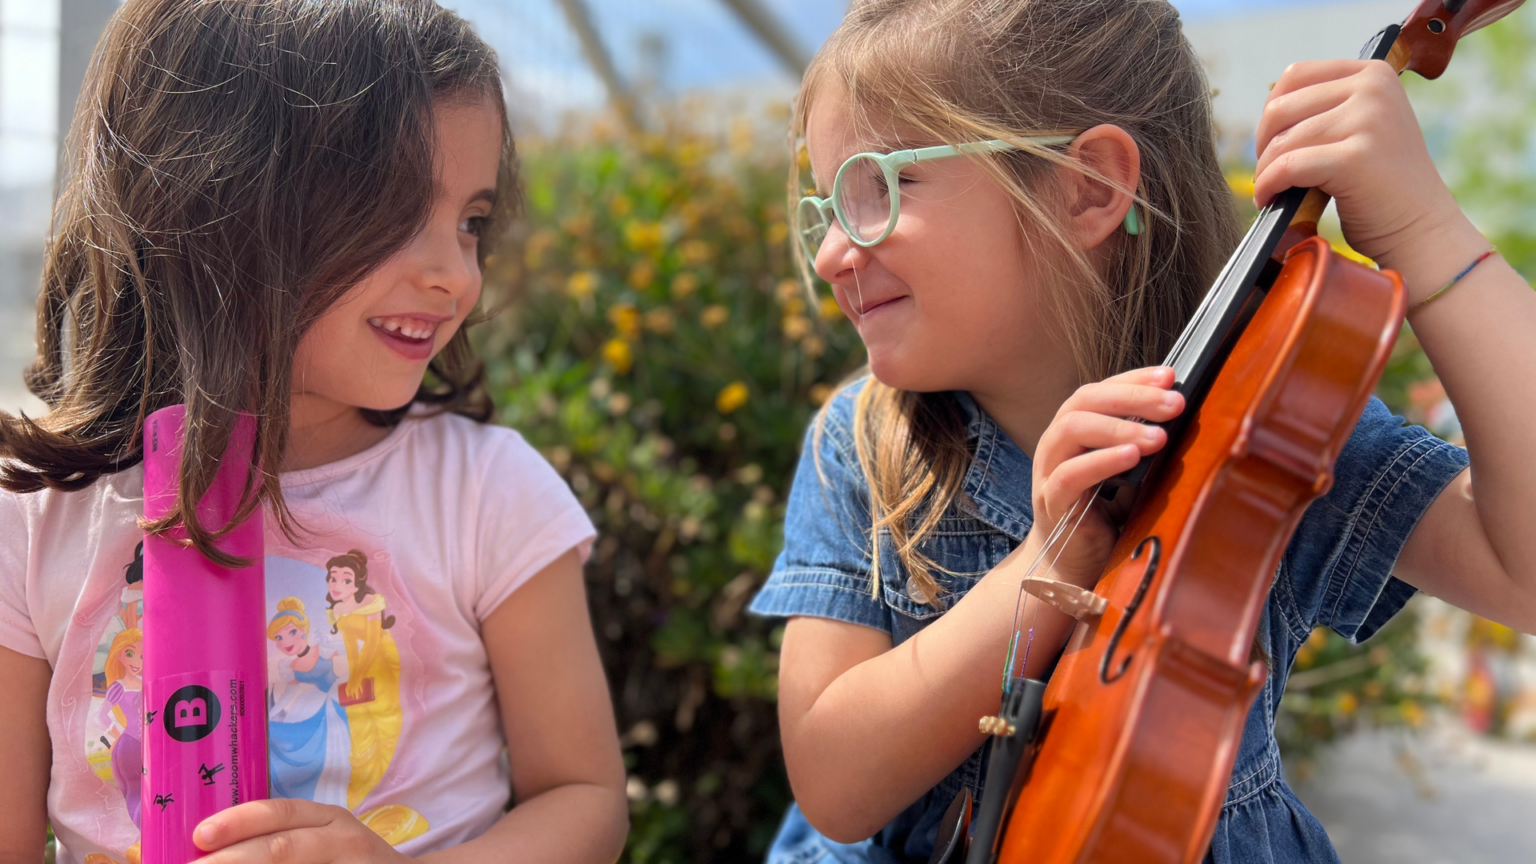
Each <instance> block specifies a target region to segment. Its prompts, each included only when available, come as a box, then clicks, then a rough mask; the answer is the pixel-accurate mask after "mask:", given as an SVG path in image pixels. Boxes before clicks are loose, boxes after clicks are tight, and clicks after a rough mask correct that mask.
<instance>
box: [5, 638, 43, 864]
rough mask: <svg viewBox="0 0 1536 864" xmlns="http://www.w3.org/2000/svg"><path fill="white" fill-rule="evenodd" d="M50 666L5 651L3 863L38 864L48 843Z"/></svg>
mask: <svg viewBox="0 0 1536 864" xmlns="http://www.w3.org/2000/svg"><path fill="white" fill-rule="evenodd" d="M52 674H53V672H52V670H51V669H49V668H48V663H47V661H44V660H38V659H37V658H35V657H28V656H26V655H25V654H18V653H16V652H15V651H12V650H10V649H9V648H0V682H4V683H3V685H0V691H3V692H4V693H5V698H4V699H0V729H4V730H5V734H3V735H0V765H4V766H5V771H6V782H5V783H0V864H37V862H39V861H42V860H43V845H44V843H45V842H46V841H47V838H48V773H49V770H50V767H51V766H52V764H53V749H52V745H51V743H50V741H49V738H48V716H47V707H46V706H47V697H48V681H49V679H50V678H51V677H52Z"/></svg>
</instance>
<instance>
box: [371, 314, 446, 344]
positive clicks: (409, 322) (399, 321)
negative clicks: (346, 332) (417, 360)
mask: <svg viewBox="0 0 1536 864" xmlns="http://www.w3.org/2000/svg"><path fill="white" fill-rule="evenodd" d="M368 323H369V324H370V325H372V326H374V327H377V328H379V329H380V330H383V331H384V332H385V333H399V334H400V335H401V336H404V337H405V338H407V339H429V338H431V336H432V334H433V333H435V332H437V327H436V325H423V324H420V323H417V322H416V320H415V319H413V318H369V319H368Z"/></svg>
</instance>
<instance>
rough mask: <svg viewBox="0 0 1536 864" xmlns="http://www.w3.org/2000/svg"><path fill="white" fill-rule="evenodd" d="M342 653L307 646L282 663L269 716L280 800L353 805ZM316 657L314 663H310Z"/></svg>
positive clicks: (269, 738) (333, 647)
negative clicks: (349, 788) (349, 798)
mask: <svg viewBox="0 0 1536 864" xmlns="http://www.w3.org/2000/svg"><path fill="white" fill-rule="evenodd" d="M294 617H297V616H294ZM274 623H275V622H274ZM303 623H304V624H307V623H308V622H307V621H304V622H303ZM307 629H308V628H307V627H304V630H306V631H307ZM304 635H305V636H307V635H308V634H307V633H305V634H304ZM305 642H306V643H307V642H308V640H307V639H306V640H305ZM339 649H340V646H339V645H328V644H326V642H325V641H321V642H320V643H319V644H312V643H311V644H303V645H302V648H300V649H299V650H296V651H294V652H293V653H292V654H288V653H286V652H284V654H283V656H280V657H279V658H278V660H277V667H276V669H275V674H274V675H272V677H271V681H272V686H271V690H270V691H269V692H270V696H269V707H268V715H267V719H268V722H267V752H268V762H269V764H270V766H271V773H272V797H274V798H304V799H308V800H310V801H317V802H319V803H322V804H335V805H337V806H338V807H346V806H347V784H348V782H349V781H350V780H351V777H352V763H351V758H352V736H351V732H350V729H349V727H348V724H347V712H346V709H345V708H343V707H342V705H341V702H340V699H339V696H338V693H339V686H338V685H339V684H341V683H342V682H343V681H345V680H346V674H347V669H346V664H347V660H346V655H345V654H340V652H339ZM312 653H313V655H314V660H313V662H312V664H308V663H306V662H305V661H306V660H308V659H309V658H310V656H311V654H312ZM338 655H339V656H338ZM306 667H307V668H306Z"/></svg>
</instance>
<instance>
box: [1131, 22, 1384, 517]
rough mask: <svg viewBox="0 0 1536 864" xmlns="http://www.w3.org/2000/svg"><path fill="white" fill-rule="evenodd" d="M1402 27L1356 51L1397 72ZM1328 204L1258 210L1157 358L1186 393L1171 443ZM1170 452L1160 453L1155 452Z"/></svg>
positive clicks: (1137, 472)
mask: <svg viewBox="0 0 1536 864" xmlns="http://www.w3.org/2000/svg"><path fill="white" fill-rule="evenodd" d="M1401 29H1402V28H1401V27H1400V26H1399V25H1396V24H1393V25H1391V26H1388V27H1385V28H1383V29H1382V30H1381V32H1379V33H1377V34H1376V35H1375V36H1373V37H1371V40H1370V41H1369V42H1367V43H1366V44H1365V47H1364V48H1363V49H1361V51H1360V59H1362V60H1386V61H1387V62H1389V63H1392V65H1393V68H1395V69H1397V70H1398V71H1399V72H1401V71H1402V70H1403V68H1404V65H1405V64H1406V63H1407V62H1408V56H1407V54H1408V52H1407V51H1406V50H1404V49H1399V48H1398V47H1397V46H1398V39H1397V37H1398V34H1399V32H1400V31H1401ZM1329 200H1330V199H1329V197H1328V195H1326V194H1325V193H1323V192H1322V191H1320V190H1317V189H1303V188H1300V187H1292V188H1290V189H1287V190H1286V191H1284V192H1281V193H1280V194H1279V195H1276V196H1275V198H1274V200H1273V201H1271V202H1270V203H1269V204H1268V205H1267V206H1265V207H1264V209H1262V210H1260V211H1259V216H1258V218H1257V219H1255V220H1254V222H1253V225H1252V226H1251V227H1249V229H1248V233H1247V234H1245V235H1243V239H1242V242H1241V243H1239V244H1238V246H1237V250H1236V251H1235V252H1233V253H1232V257H1231V258H1229V259H1227V265H1226V267H1224V268H1223V269H1222V271H1221V274H1220V275H1218V276H1217V277H1216V282H1215V284H1213V285H1212V286H1211V290H1210V291H1207V292H1206V295H1205V299H1204V300H1202V301H1201V303H1200V306H1199V307H1198V308H1197V309H1196V310H1195V314H1194V315H1193V316H1191V318H1190V320H1189V323H1188V324H1187V325H1185V327H1184V330H1183V332H1182V333H1180V334H1179V340H1178V341H1177V342H1175V343H1174V346H1173V348H1172V350H1170V351H1169V352H1168V356H1167V357H1165V358H1164V360H1163V364H1164V365H1165V366H1171V367H1173V370H1174V387H1175V388H1176V389H1177V390H1178V391H1179V392H1180V393H1182V394H1184V398H1185V400H1186V403H1187V407H1186V408H1185V410H1184V411H1183V413H1182V414H1180V415H1179V418H1177V419H1175V420H1173V421H1172V422H1170V423H1167V424H1164V427H1165V428H1166V429H1167V430H1168V434H1169V438H1170V440H1174V439H1177V437H1178V435H1179V433H1180V432H1182V431H1183V425H1184V422H1185V419H1186V418H1188V417H1191V416H1193V414H1194V413H1195V412H1194V409H1195V408H1196V407H1197V406H1198V405H1199V403H1200V401H1201V399H1202V398H1203V397H1204V395H1205V390H1206V387H1207V386H1208V385H1209V383H1210V381H1211V379H1213V378H1214V377H1215V373H1216V371H1217V370H1218V369H1219V368H1220V367H1221V358H1222V357H1223V356H1225V352H1226V347H1227V346H1229V345H1230V344H1231V341H1232V340H1233V339H1235V338H1236V337H1237V336H1238V335H1239V334H1240V333H1241V332H1242V329H1243V325H1244V324H1245V323H1246V322H1247V318H1248V316H1249V315H1251V314H1252V313H1253V311H1254V309H1256V308H1257V302H1256V301H1257V300H1259V299H1261V298H1262V296H1263V292H1265V291H1267V290H1268V289H1269V286H1270V284H1271V283H1272V282H1273V281H1274V278H1275V275H1276V274H1278V273H1279V272H1280V264H1281V262H1283V261H1284V260H1285V255H1286V253H1287V252H1289V251H1290V250H1291V248H1292V247H1294V246H1295V245H1296V244H1298V243H1300V242H1302V241H1303V240H1306V239H1308V238H1309V237H1315V236H1316V235H1317V224H1318V221H1319V220H1321V219H1322V216H1323V211H1324V210H1326V209H1327V207H1328V202H1329ZM1171 449H1172V448H1171V447H1164V448H1163V450H1162V451H1161V452H1163V453H1166V452H1168V451H1169V450H1171ZM1158 458H1159V457H1158V456H1157V455H1153V456H1148V457H1146V458H1144V459H1142V460H1141V463H1140V464H1138V465H1137V466H1136V467H1135V468H1132V469H1131V470H1130V471H1127V472H1126V473H1124V474H1122V475H1120V476H1119V477H1115V478H1112V479H1111V480H1110V481H1108V483H1107V484H1106V485H1107V486H1109V487H1116V486H1127V485H1129V486H1135V485H1139V484H1140V483H1141V481H1142V480H1144V479H1146V477H1147V475H1148V474H1150V473H1151V471H1152V469H1153V468H1154V467H1155V466H1156V464H1157V462H1158ZM1106 491H1111V490H1106ZM1111 494H1112V491H1111Z"/></svg>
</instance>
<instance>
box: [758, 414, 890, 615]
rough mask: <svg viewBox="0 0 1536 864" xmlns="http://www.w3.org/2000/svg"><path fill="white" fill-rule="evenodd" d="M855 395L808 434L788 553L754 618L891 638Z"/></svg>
mask: <svg viewBox="0 0 1536 864" xmlns="http://www.w3.org/2000/svg"><path fill="white" fill-rule="evenodd" d="M856 391H857V386H854V387H850V388H847V389H845V390H843V391H841V392H839V393H838V394H837V395H836V396H835V397H834V398H833V402H832V404H831V405H829V406H828V407H827V409H826V410H825V411H824V412H822V414H821V415H820V416H819V417H818V419H817V421H816V422H813V423H812V424H811V428H810V429H808V430H807V431H806V434H805V444H804V446H803V447H802V448H801V453H800V465H799V467H798V468H797V469H796V470H795V482H794V486H793V487H792V488H791V489H790V492H789V505H788V510H787V511H786V512H785V514H784V551H783V552H781V553H779V558H778V560H777V561H775V562H774V565H773V572H772V573H771V574H769V576H768V581H767V582H766V583H765V584H764V585H763V587H762V589H761V590H760V591H758V593H757V596H756V597H755V598H753V600H752V605H751V606H750V607H749V608H748V611H749V612H751V613H752V614H755V615H763V616H777V617H789V616H795V615H808V616H813V617H817V618H831V619H834V620H837V621H847V622H848V623H850V624H861V625H863V626H865V627H872V628H874V629H876V630H882V631H884V632H886V633H889V632H891V620H890V612H889V610H888V609H887V608H886V606H885V603H884V602H883V601H882V600H881V599H880V598H879V597H878V596H877V595H876V594H875V593H874V592H873V591H872V590H871V587H870V585H871V583H870V578H871V577H870V568H871V564H870V557H869V549H870V542H869V537H870V521H871V520H870V515H869V503H868V502H869V499H868V494H869V493H868V491H867V490H868V487H867V486H866V485H865V483H864V475H863V472H862V470H861V469H860V468H859V463H858V457H857V455H856V454H855V452H854V446H853V434H852V429H853V402H854V394H855V392H856ZM818 423H819V424H820V430H819V432H818V428H817V424H818Z"/></svg>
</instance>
